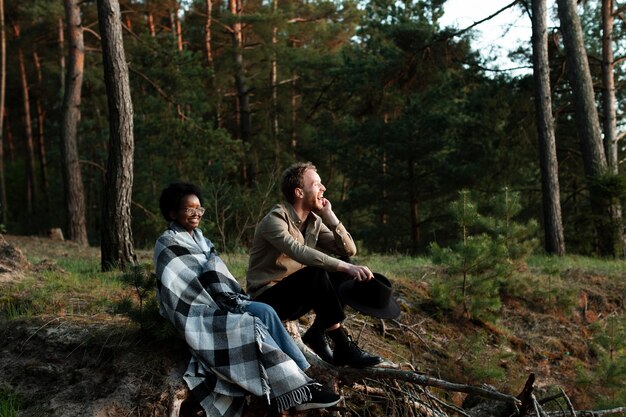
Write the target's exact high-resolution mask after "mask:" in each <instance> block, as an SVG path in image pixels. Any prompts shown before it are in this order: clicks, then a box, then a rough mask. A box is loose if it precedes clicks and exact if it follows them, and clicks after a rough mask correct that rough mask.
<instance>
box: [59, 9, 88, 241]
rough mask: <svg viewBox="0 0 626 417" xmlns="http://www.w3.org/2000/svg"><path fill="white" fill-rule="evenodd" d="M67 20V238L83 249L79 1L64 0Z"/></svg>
mask: <svg viewBox="0 0 626 417" xmlns="http://www.w3.org/2000/svg"><path fill="white" fill-rule="evenodd" d="M63 4H64V7H65V16H66V20H67V33H68V36H67V39H68V43H69V45H68V58H67V61H68V64H69V65H68V68H67V74H66V81H65V83H64V85H65V86H66V90H65V94H64V97H63V121H62V124H61V158H62V161H63V185H64V190H65V209H66V212H67V226H66V230H67V236H68V239H69V240H72V241H74V242H76V243H78V244H80V245H87V244H88V239H87V225H86V224H87V222H86V217H85V197H84V189H83V178H82V174H81V171H80V162H79V157H78V145H77V143H78V139H77V132H78V123H79V121H80V103H81V90H82V85H83V70H84V66H85V45H84V41H83V28H82V23H81V18H80V7H79V6H78V0H64V1H63Z"/></svg>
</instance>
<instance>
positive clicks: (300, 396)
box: [275, 385, 312, 412]
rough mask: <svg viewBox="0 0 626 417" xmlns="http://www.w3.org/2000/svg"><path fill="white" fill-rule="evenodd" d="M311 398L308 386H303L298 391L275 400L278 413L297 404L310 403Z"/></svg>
mask: <svg viewBox="0 0 626 417" xmlns="http://www.w3.org/2000/svg"><path fill="white" fill-rule="evenodd" d="M311 398H312V396H311V390H310V389H309V386H308V385H303V386H301V387H300V388H298V389H295V390H293V391H290V392H288V393H286V394H283V395H281V396H280V397H277V398H275V401H276V405H277V407H278V411H279V412H281V411H285V410H288V409H290V408H291V407H295V406H296V405H298V404H302V403H305V402H307V401H310V400H311Z"/></svg>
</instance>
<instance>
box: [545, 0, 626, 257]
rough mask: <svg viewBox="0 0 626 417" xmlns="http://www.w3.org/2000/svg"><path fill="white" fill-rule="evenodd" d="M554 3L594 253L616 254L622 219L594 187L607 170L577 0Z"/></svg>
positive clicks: (559, 0) (619, 244)
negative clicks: (590, 214) (592, 228)
mask: <svg viewBox="0 0 626 417" xmlns="http://www.w3.org/2000/svg"><path fill="white" fill-rule="evenodd" d="M557 5H558V13H559V20H560V22H561V31H562V34H563V44H564V46H565V53H566V57H567V69H568V71H567V72H568V76H569V82H570V85H571V88H572V96H573V101H574V112H575V118H576V127H577V130H578V136H579V140H580V144H581V149H582V154H583V165H584V169H585V176H586V178H587V184H588V188H589V197H590V200H591V210H592V212H593V215H594V223H595V224H594V226H595V231H596V241H597V244H596V246H597V252H598V254H600V255H603V256H613V255H615V254H616V253H617V251H618V247H621V238H618V237H617V233H616V226H617V225H618V224H620V223H621V219H616V218H615V217H614V215H615V213H612V210H611V204H610V202H609V201H607V198H606V197H605V196H604V195H602V194H601V193H600V190H599V189H598V186H597V182H598V180H600V179H601V178H602V176H603V175H605V174H606V173H607V163H606V157H605V155H604V150H603V148H602V138H601V133H600V122H599V120H598V111H597V109H596V104H595V97H594V92H593V83H592V79H591V72H590V70H589V62H588V60H587V53H586V51H585V46H584V43H583V32H582V27H581V24H580V18H579V17H578V14H577V10H576V0H557ZM619 251H620V252H621V250H619Z"/></svg>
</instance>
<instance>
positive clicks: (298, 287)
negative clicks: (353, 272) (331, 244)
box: [254, 266, 352, 329]
mask: <svg viewBox="0 0 626 417" xmlns="http://www.w3.org/2000/svg"><path fill="white" fill-rule="evenodd" d="M348 279H352V278H350V276H349V275H347V274H344V273H341V272H330V273H329V272H326V271H324V270H323V269H321V268H316V267H312V266H308V267H305V268H302V269H301V270H299V271H297V272H294V273H293V274H291V275H289V276H288V277H285V278H284V279H283V280H282V281H280V282H279V283H277V284H275V285H274V286H272V287H270V288H268V289H267V290H265V291H264V292H263V293H262V294H261V295H259V296H258V297H256V298H255V299H254V301H260V302H263V303H266V304H269V305H271V306H272V307H274V310H276V313H278V317H280V319H281V320H296V319H299V318H300V317H302V316H304V315H305V314H306V313H308V312H309V311H311V310H313V312H314V313H315V322H314V324H313V325H314V326H316V327H318V328H320V329H327V328H329V327H330V326H332V325H333V324H335V323H341V322H342V321H343V320H344V319H345V318H346V316H345V314H344V312H343V304H342V303H341V301H340V300H339V297H338V295H337V288H338V287H339V285H340V284H341V283H342V282H344V281H345V280H348Z"/></svg>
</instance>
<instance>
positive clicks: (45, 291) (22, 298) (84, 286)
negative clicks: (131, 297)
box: [0, 257, 128, 319]
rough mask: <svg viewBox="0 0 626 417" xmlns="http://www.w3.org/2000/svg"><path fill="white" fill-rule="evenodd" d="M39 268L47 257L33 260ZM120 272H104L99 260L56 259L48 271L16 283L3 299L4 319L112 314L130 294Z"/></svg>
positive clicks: (0, 305)
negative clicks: (125, 296) (49, 315)
mask: <svg viewBox="0 0 626 417" xmlns="http://www.w3.org/2000/svg"><path fill="white" fill-rule="evenodd" d="M31 259H32V261H31V262H33V264H34V265H35V269H36V270H37V265H41V264H42V262H43V258H37V257H33V258H31ZM120 276H121V273H120V272H107V273H104V272H100V271H99V260H98V259H95V258H92V259H80V258H77V259H71V258H60V259H55V260H54V263H52V264H51V263H50V260H47V261H46V264H45V269H43V270H41V271H38V272H36V273H34V274H33V273H30V274H28V275H27V276H25V277H24V278H23V279H21V280H18V281H16V282H14V283H13V284H12V285H11V287H10V288H9V289H8V290H7V291H5V294H10V295H9V296H5V297H4V298H3V299H2V300H0V317H5V318H7V319H15V318H20V317H22V318H23V317H31V316H33V315H38V314H61V315H75V314H97V313H109V312H111V311H112V309H113V306H114V304H115V302H116V301H117V299H118V298H119V297H121V296H122V294H123V293H124V292H127V291H128V290H127V288H125V287H124V286H123V284H122V282H121V280H120Z"/></svg>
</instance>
